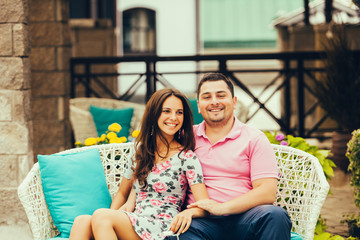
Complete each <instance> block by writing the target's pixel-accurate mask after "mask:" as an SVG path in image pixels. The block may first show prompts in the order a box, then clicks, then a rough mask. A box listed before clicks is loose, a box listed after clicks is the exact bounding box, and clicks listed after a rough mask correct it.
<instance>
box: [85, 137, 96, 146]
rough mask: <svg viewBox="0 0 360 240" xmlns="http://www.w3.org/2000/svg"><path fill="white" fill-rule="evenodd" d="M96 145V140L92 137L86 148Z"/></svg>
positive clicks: (86, 143) (87, 140)
mask: <svg viewBox="0 0 360 240" xmlns="http://www.w3.org/2000/svg"><path fill="white" fill-rule="evenodd" d="M95 144H96V138H93V137H91V138H87V139H86V140H85V146H91V145H95Z"/></svg>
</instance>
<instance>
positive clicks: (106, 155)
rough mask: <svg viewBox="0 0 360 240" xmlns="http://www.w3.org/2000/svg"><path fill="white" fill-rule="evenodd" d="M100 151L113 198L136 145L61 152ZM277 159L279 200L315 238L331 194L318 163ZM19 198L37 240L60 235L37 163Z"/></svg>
mask: <svg viewBox="0 0 360 240" xmlns="http://www.w3.org/2000/svg"><path fill="white" fill-rule="evenodd" d="M90 148H98V149H99V152H100V156H101V160H102V163H103V167H104V170H105V176H106V180H107V183H108V187H109V191H110V193H111V196H112V197H113V196H114V194H115V193H116V192H117V189H118V184H119V181H120V178H121V174H122V173H123V165H124V163H125V162H126V161H127V159H129V158H130V157H132V156H133V154H134V146H133V143H120V144H107V145H96V146H90V147H83V148H74V149H70V150H66V151H63V152H62V153H73V152H79V151H84V150H86V149H90ZM273 149H274V152H275V154H276V157H277V163H278V170H279V178H280V179H279V181H278V191H277V201H276V202H275V203H274V204H276V205H279V206H281V207H283V208H285V209H286V210H287V212H288V213H289V216H290V218H291V221H292V224H293V229H292V231H293V232H296V233H298V234H300V235H301V236H302V237H303V239H304V240H310V239H313V236H314V230H315V226H316V222H317V219H318V217H319V214H320V210H321V207H322V205H323V203H324V201H325V198H326V196H327V194H328V191H329V184H328V182H327V181H326V179H325V176H324V173H323V169H322V167H321V165H320V163H319V160H318V159H317V158H315V157H314V156H312V155H310V154H308V153H306V152H303V151H301V150H298V149H294V148H291V147H288V146H280V145H273ZM18 195H19V198H20V201H21V203H22V205H23V206H24V208H25V212H26V214H27V217H28V219H29V224H30V228H31V230H32V233H33V238H34V240H45V239H48V238H52V237H54V236H56V235H57V229H56V227H55V226H54V224H53V221H52V218H51V216H50V213H49V210H48V208H47V205H46V202H45V198H44V193H43V189H42V184H41V178H40V171H39V165H38V163H35V164H34V166H33V167H32V169H31V171H30V172H29V173H28V175H27V176H26V178H25V179H24V181H23V182H22V183H21V184H20V186H19V188H18Z"/></svg>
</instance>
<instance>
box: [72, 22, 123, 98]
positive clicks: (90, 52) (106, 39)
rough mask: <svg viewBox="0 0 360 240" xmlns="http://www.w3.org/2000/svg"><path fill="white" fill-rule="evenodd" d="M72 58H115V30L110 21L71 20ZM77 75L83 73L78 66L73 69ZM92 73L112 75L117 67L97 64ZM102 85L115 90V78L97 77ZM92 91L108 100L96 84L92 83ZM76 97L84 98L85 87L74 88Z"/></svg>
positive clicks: (82, 68) (79, 85)
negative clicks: (94, 90)
mask: <svg viewBox="0 0 360 240" xmlns="http://www.w3.org/2000/svg"><path fill="white" fill-rule="evenodd" d="M69 26H70V29H71V31H70V33H71V43H72V57H113V56H116V36H115V28H114V27H113V26H112V22H111V20H110V19H71V20H70V21H69ZM75 71H76V72H77V73H84V71H85V68H84V67H83V66H79V67H77V68H76V69H75ZM91 72H92V73H96V72H98V73H99V72H100V73H114V72H117V65H116V64H114V65H111V64H106V65H104V64H98V65H93V66H92V68H91ZM97 79H98V80H99V81H101V83H102V84H103V85H106V86H107V87H108V88H109V89H114V91H115V92H116V90H117V78H116V77H98V78H97ZM90 87H91V88H92V89H96V92H97V93H98V94H99V95H100V96H101V97H104V98H109V97H110V95H109V94H108V93H106V92H105V91H104V90H102V88H101V87H100V85H99V84H98V83H96V82H95V81H92V82H91V84H90ZM75 94H76V97H85V96H86V93H85V87H84V86H83V85H81V84H78V85H77V86H76V91H75Z"/></svg>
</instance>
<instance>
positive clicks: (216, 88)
mask: <svg viewBox="0 0 360 240" xmlns="http://www.w3.org/2000/svg"><path fill="white" fill-rule="evenodd" d="M235 104H236V97H234V98H233V97H232V95H231V92H230V90H229V88H228V86H227V85H226V83H225V82H224V81H222V80H219V81H207V82H204V83H203V85H202V86H201V88H200V92H199V99H198V107H199V111H200V113H201V114H202V116H203V118H204V120H205V121H206V123H207V124H209V125H210V126H215V125H225V124H226V123H227V122H228V121H229V120H230V119H232V118H233V116H234V108H235Z"/></svg>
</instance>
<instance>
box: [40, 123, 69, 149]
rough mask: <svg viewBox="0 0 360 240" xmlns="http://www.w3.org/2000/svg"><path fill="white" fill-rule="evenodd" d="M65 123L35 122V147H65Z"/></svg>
mask: <svg viewBox="0 0 360 240" xmlns="http://www.w3.org/2000/svg"><path fill="white" fill-rule="evenodd" d="M64 128H65V126H64V122H63V121H33V137H34V141H33V142H34V147H35V146H36V147H37V148H39V147H42V148H44V147H54V146H55V147H57V146H63V145H64V136H65V130H64Z"/></svg>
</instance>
